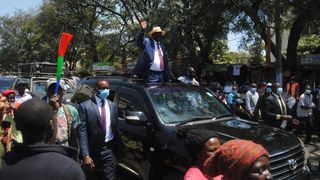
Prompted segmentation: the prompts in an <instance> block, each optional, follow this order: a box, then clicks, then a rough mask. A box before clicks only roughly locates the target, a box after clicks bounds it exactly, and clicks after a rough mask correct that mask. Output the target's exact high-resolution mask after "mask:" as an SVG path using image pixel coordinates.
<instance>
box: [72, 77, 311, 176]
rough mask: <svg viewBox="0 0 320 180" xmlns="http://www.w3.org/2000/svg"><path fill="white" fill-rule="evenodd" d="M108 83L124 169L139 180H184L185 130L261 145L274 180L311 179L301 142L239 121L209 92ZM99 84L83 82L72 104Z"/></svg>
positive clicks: (172, 86)
mask: <svg viewBox="0 0 320 180" xmlns="http://www.w3.org/2000/svg"><path fill="white" fill-rule="evenodd" d="M99 78H106V79H109V86H110V97H109V99H110V100H112V101H113V102H115V103H116V105H117V107H118V113H119V119H118V124H119V130H120V136H121V140H122V142H123V144H124V149H125V151H124V152H125V153H123V154H122V156H121V158H120V161H119V167H121V168H123V169H124V170H127V171H128V172H129V173H131V174H133V175H134V176H137V177H138V178H140V179H153V180H157V179H181V178H183V175H184V173H185V172H186V170H187V169H188V167H190V165H191V164H190V157H189V156H188V153H187V150H186V147H185V145H184V143H183V139H179V138H178V137H177V136H176V132H177V130H178V129H179V128H182V127H186V126H187V127H191V128H206V129H210V130H213V131H216V132H217V133H218V134H219V135H220V138H221V140H222V142H225V141H228V140H230V139H235V138H239V139H248V140H252V141H254V142H256V143H258V144H262V145H263V146H264V148H265V149H266V150H267V151H268V152H269V153H270V168H271V173H272V175H273V177H274V179H299V180H300V179H308V178H310V175H311V174H310V167H309V166H308V163H307V162H308V160H307V157H306V151H305V148H304V146H303V143H301V141H300V139H299V138H297V137H295V136H294V135H292V134H290V133H288V132H286V131H283V130H281V129H278V128H273V127H269V126H264V125H260V124H258V123H255V122H250V121H247V120H243V119H240V118H238V117H236V116H235V115H234V114H233V113H232V112H231V110H230V109H229V108H228V107H227V106H225V105H224V104H222V103H221V102H220V101H219V100H218V99H217V98H216V97H215V96H214V95H213V94H212V93H211V92H210V91H208V90H206V89H205V88H202V87H198V86H187V85H183V84H181V83H163V84H145V83H141V82H137V81H135V80H130V79H117V78H110V77H99ZM96 79H97V78H95V77H88V78H85V79H84V80H83V81H81V82H80V85H79V86H78V88H77V90H76V93H75V95H74V97H73V101H74V102H77V103H80V102H82V101H84V100H86V99H88V98H90V97H91V96H92V95H93V92H92V88H93V87H94V82H95V80H96Z"/></svg>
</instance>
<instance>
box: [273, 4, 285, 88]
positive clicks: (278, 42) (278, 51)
mask: <svg viewBox="0 0 320 180" xmlns="http://www.w3.org/2000/svg"><path fill="white" fill-rule="evenodd" d="M275 8H276V9H275V10H276V12H275V30H276V57H275V58H276V80H277V82H279V83H281V84H282V79H283V78H282V77H283V74H282V60H281V31H280V27H281V17H280V15H281V7H280V0H276V1H275Z"/></svg>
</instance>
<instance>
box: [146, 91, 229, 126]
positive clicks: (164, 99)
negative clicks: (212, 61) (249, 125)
mask: <svg viewBox="0 0 320 180" xmlns="http://www.w3.org/2000/svg"><path fill="white" fill-rule="evenodd" d="M148 92H149V94H150V96H151V99H152V102H153V104H154V106H155V110H156V111H157V112H158V114H159V116H160V118H161V119H162V121H164V122H165V123H178V122H181V121H187V120H189V119H195V118H199V119H201V118H208V119H209V118H215V117H218V116H220V115H225V114H232V113H231V111H230V110H229V109H228V108H227V107H226V106H225V105H223V104H222V103H221V102H220V101H219V100H218V99H217V98H216V97H215V96H214V95H213V94H212V93H211V92H209V91H207V90H205V89H203V88H199V87H155V88H153V87H151V88H149V89H148Z"/></svg>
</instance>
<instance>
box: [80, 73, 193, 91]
mask: <svg viewBox="0 0 320 180" xmlns="http://www.w3.org/2000/svg"><path fill="white" fill-rule="evenodd" d="M97 79H106V80H108V81H109V83H111V84H117V85H135V86H140V87H142V88H149V87H159V88H160V87H177V86H179V87H191V86H192V85H186V84H184V83H182V82H180V81H172V82H165V83H145V82H143V80H142V79H138V78H127V77H122V76H88V77H85V78H83V79H82V81H80V83H79V84H91V85H92V84H93V83H95V81H96V80H97Z"/></svg>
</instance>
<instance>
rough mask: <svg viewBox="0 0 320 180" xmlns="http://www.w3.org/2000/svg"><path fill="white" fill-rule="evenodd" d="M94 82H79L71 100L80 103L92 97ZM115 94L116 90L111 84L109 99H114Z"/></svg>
mask: <svg viewBox="0 0 320 180" xmlns="http://www.w3.org/2000/svg"><path fill="white" fill-rule="evenodd" d="M94 95H95V93H94V83H89V84H79V85H78V87H77V89H76V90H75V94H74V96H73V97H72V99H71V101H72V102H73V103H76V104H80V103H82V102H83V101H86V100H88V99H90V98H91V97H92V96H94ZM114 95H115V91H114V89H113V87H112V86H110V92H109V96H108V99H109V100H110V101H113V99H114Z"/></svg>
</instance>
